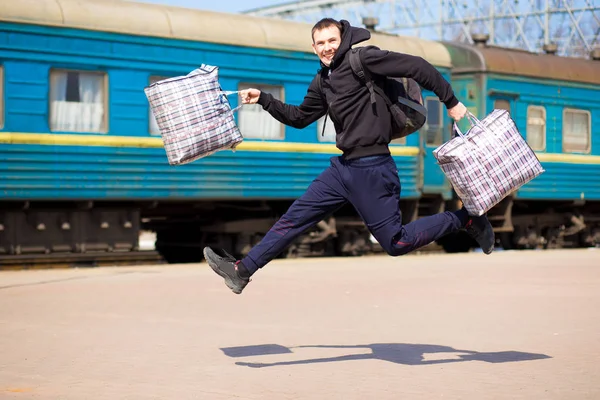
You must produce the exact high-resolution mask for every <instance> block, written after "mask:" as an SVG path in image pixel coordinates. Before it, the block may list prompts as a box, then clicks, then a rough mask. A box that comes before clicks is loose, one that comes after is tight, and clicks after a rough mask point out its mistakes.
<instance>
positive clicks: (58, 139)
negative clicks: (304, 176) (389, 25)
mask: <svg viewBox="0 0 600 400" xmlns="http://www.w3.org/2000/svg"><path fill="white" fill-rule="evenodd" d="M0 143H12V144H40V145H60V146H104V147H146V148H149V147H155V148H162V147H163V142H162V139H161V138H159V137H135V136H108V135H107V136H104V135H73V134H53V133H17V132H0ZM236 150H239V151H264V152H294V153H327V154H339V153H340V150H339V149H338V148H337V147H335V145H334V144H331V143H291V142H261V141H245V142H243V143H241V144H240V145H239V146H238V147H237V149H236ZM390 151H391V153H392V154H393V155H394V156H406V157H409V156H416V155H418V154H419V148H418V147H414V146H391V147H390ZM536 155H537V156H538V159H539V160H540V162H541V163H568V164H600V156H594V155H585V154H561V153H536Z"/></svg>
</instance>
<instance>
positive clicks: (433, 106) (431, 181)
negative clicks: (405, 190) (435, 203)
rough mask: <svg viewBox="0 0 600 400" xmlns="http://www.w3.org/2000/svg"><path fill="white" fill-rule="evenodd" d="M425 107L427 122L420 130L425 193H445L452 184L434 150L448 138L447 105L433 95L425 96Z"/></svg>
mask: <svg viewBox="0 0 600 400" xmlns="http://www.w3.org/2000/svg"><path fill="white" fill-rule="evenodd" d="M425 108H427V122H426V123H425V125H424V126H423V128H421V130H420V142H421V143H420V146H421V149H422V154H423V176H424V179H423V193H424V194H444V193H445V192H447V191H448V190H449V188H450V186H449V183H448V181H447V180H446V177H445V175H444V172H443V171H442V169H441V168H440V166H439V165H438V164H437V161H436V160H435V157H434V156H433V151H434V150H435V149H436V148H437V147H438V146H440V145H441V144H443V143H444V142H445V141H446V140H447V139H448V137H447V136H448V135H447V134H446V132H445V130H444V121H445V118H446V117H445V114H446V113H445V106H444V104H442V103H441V102H440V101H439V99H438V98H437V97H433V96H432V97H425Z"/></svg>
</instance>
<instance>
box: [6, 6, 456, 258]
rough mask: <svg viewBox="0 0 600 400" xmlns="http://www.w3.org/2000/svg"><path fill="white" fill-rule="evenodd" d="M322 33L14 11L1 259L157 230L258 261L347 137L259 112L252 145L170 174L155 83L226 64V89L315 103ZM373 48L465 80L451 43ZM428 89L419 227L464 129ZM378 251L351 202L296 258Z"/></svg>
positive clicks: (131, 238) (405, 154) (159, 15)
mask: <svg viewBox="0 0 600 400" xmlns="http://www.w3.org/2000/svg"><path fill="white" fill-rule="evenodd" d="M310 28H311V25H309V24H300V23H295V22H288V21H279V20H272V19H261V18H255V17H248V16H241V15H227V14H219V13H212V12H202V11H197V10H187V9H181V8H174V7H164V6H157V5H149V4H141V3H133V2H125V1H122V2H121V1H102V2H97V1H93V0H77V1H75V0H38V1H37V6H36V7H31V6H30V3H19V2H3V3H2V4H1V5H0V93H2V96H0V99H1V101H0V207H1V211H0V227H1V228H2V229H0V253H4V254H23V253H32V252H46V253H47V252H86V251H117V250H121V251H130V250H135V249H136V248H137V246H138V236H139V233H140V230H142V229H143V230H151V231H155V232H156V233H157V244H156V245H157V248H158V249H159V250H160V251H161V252H162V254H163V255H164V256H165V257H166V258H167V259H168V260H172V261H186V260H190V261H194V260H197V259H199V258H200V257H201V251H200V250H201V248H202V247H203V246H204V245H207V244H213V245H218V246H221V247H224V248H227V249H229V250H230V251H232V252H233V253H235V254H240V255H241V254H244V253H245V252H247V251H248V249H249V248H250V246H252V245H253V244H254V243H256V242H257V241H259V240H260V239H261V237H262V235H263V234H264V233H265V232H266V230H267V229H268V228H269V227H270V226H271V224H273V223H274V222H275V220H276V219H277V218H278V217H279V216H280V215H281V214H282V213H283V212H285V210H286V209H287V207H288V206H289V205H290V204H291V202H292V201H293V200H294V199H295V198H297V197H298V196H300V195H301V194H302V193H303V192H304V190H305V189H306V188H307V186H308V185H309V183H310V182H311V181H312V180H313V179H314V178H315V177H316V176H317V175H318V174H319V173H320V171H322V170H323V169H324V168H325V167H326V166H327V165H328V163H329V159H330V158H331V157H333V156H336V155H338V154H339V152H338V150H337V149H336V147H335V145H334V135H335V132H331V131H330V130H329V131H327V130H326V131H327V133H326V134H325V135H324V136H323V135H321V134H320V131H321V129H320V128H321V123H322V122H321V121H319V122H318V123H314V124H313V125H312V126H309V127H307V128H306V129H303V130H298V129H293V128H291V127H285V126H283V125H282V124H280V123H278V122H277V121H275V120H274V119H272V118H271V117H270V116H269V115H268V114H267V113H266V112H264V111H263V110H262V109H260V106H257V105H255V106H247V105H245V106H243V107H242V109H241V110H240V111H239V112H238V114H237V116H236V118H237V121H238V124H239V126H240V129H241V131H242V133H243V134H244V137H245V141H244V143H243V144H242V145H240V146H239V147H238V149H237V151H236V152H231V151H222V152H218V153H216V154H214V155H212V156H210V157H207V158H204V159H201V160H198V161H196V162H194V163H191V164H188V165H183V166H169V165H168V163H167V159H166V155H165V152H164V149H163V146H162V140H161V138H160V134H159V131H158V129H157V127H156V124H155V122H154V120H153V117H152V115H151V113H150V111H149V107H148V102H147V100H146V97H145V95H144V92H143V89H144V88H145V87H146V86H148V85H149V84H151V83H152V82H154V81H157V80H160V79H164V78H166V77H172V76H179V75H185V74H187V73H188V72H190V71H191V70H193V69H195V68H197V67H198V66H199V65H200V64H202V63H205V64H211V65H216V66H219V68H220V82H221V85H222V87H223V89H224V90H238V89H242V88H246V87H257V88H259V89H261V90H264V91H269V92H270V93H273V94H274V95H275V96H276V97H278V98H280V99H282V100H284V101H286V102H288V103H291V104H299V103H300V102H301V101H302V98H303V97H304V95H305V93H306V90H307V87H308V84H309V82H310V81H311V80H312V77H313V76H314V74H315V73H316V71H317V69H318V68H319V63H318V59H317V58H316V56H315V55H314V54H312V49H311V47H310V44H311V42H310ZM368 44H374V45H378V46H380V47H382V48H386V49H389V50H395V51H400V52H405V53H410V54H415V55H419V56H422V57H424V58H425V59H427V60H428V61H430V62H431V63H432V64H434V65H435V66H437V67H438V68H439V70H440V71H441V72H442V74H444V76H445V77H446V78H447V79H450V67H451V63H450V55H449V53H448V51H447V49H446V48H445V47H444V46H442V45H441V44H439V43H434V42H428V41H422V40H419V39H415V38H399V37H395V36H388V35H382V34H373V38H372V40H370V42H369V43H368ZM424 95H425V99H426V101H427V107H428V109H429V114H430V115H429V116H428V125H427V126H426V127H425V129H423V132H421V133H420V134H419V135H411V136H410V137H408V138H407V139H405V141H404V142H401V143H396V144H394V145H393V146H392V154H393V156H394V158H395V160H396V163H397V165H398V169H399V174H400V178H401V182H402V185H403V186H402V199H403V204H402V207H403V210H404V211H405V212H404V219H405V221H410V220H412V219H414V218H416V217H417V216H418V215H423V214H428V213H433V212H437V211H439V210H440V208H441V207H443V204H444V201H445V200H448V199H450V198H451V190H450V187H449V185H448V183H447V182H446V180H445V179H444V176H443V174H442V173H441V171H440V170H439V168H438V167H437V166H436V165H435V161H434V159H433V157H432V151H433V149H434V148H435V147H437V146H438V145H439V144H441V143H443V141H445V140H447V139H448V135H449V132H448V130H447V129H444V127H445V126H448V122H449V121H448V120H447V115H446V113H445V110H444V109H443V106H442V105H441V104H440V103H439V101H437V98H436V97H435V95H433V94H432V93H427V92H425V93H424ZM230 101H231V103H232V106H236V105H237V99H236V98H234V97H232V98H230ZM331 125H332V124H329V126H331ZM326 126H327V124H326ZM370 248H371V243H370V241H369V233H368V232H367V231H366V229H365V227H364V225H363V224H362V222H361V221H360V220H359V219H358V218H357V216H356V213H355V212H354V210H353V209H351V208H350V207H347V208H344V209H342V210H340V211H339V212H338V213H336V215H335V218H333V217H330V218H327V219H325V220H324V221H322V222H321V223H320V224H318V225H317V226H316V227H315V228H314V229H313V230H310V231H308V232H307V233H306V235H304V236H303V237H301V238H300V239H299V240H298V242H297V243H296V244H294V245H293V246H291V247H290V249H289V255H291V256H298V255H309V254H327V253H335V254H360V253H362V252H364V251H368V250H369V249H370Z"/></svg>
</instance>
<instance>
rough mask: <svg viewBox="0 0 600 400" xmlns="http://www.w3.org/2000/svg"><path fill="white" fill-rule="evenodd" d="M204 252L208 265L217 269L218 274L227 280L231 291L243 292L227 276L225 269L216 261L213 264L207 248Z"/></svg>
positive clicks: (226, 282) (214, 269)
mask: <svg viewBox="0 0 600 400" xmlns="http://www.w3.org/2000/svg"><path fill="white" fill-rule="evenodd" d="M202 253H204V259H205V260H206V262H207V263H208V265H209V266H210V267H211V268H212V270H213V271H215V272H216V273H217V275H219V276H220V277H221V278H223V279H224V280H225V284H226V285H227V287H228V288H229V289H231V291H232V292H233V293H235V294H241V293H242V291H241V290H239V289H237V288H236V287H235V285H234V284H233V282H232V281H231V279H230V278H229V276H227V274H226V273H225V272H223V271H221V270H220V269H219V268H218V267H217V265H216V263H215V265H213V263H212V262H210V261H209V260H210V257H209V256H208V254H206V250H204V251H203V252H202Z"/></svg>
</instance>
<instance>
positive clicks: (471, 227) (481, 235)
mask: <svg viewBox="0 0 600 400" xmlns="http://www.w3.org/2000/svg"><path fill="white" fill-rule="evenodd" d="M465 230H466V231H467V233H468V234H469V235H470V236H471V237H472V238H473V239H475V240H476V241H477V243H479V246H480V247H481V250H483V252H484V253H485V254H491V253H492V251H494V241H495V240H496V237H495V235H494V229H493V228H492V224H490V221H489V220H488V218H487V216H485V215H482V216H480V217H471V216H470V217H469V221H468V222H467V224H466V225H465Z"/></svg>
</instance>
